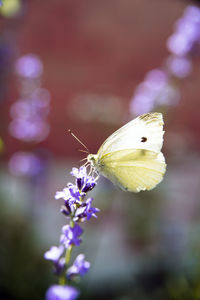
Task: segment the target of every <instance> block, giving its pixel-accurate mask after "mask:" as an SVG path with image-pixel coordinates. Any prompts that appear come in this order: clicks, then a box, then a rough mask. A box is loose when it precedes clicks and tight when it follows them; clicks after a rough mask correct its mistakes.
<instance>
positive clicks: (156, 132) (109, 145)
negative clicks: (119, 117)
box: [97, 112, 164, 157]
mask: <svg viewBox="0 0 200 300" xmlns="http://www.w3.org/2000/svg"><path fill="white" fill-rule="evenodd" d="M163 134H164V131H163V117H162V114H161V113H157V112H154V113H148V114H144V115H141V116H139V117H137V118H136V119H134V120H132V121H130V122H129V123H127V124H126V125H124V126H123V127H121V128H120V129H118V130H117V131H115V132H114V133H113V134H112V135H111V136H109V137H108V138H107V139H106V140H105V142H104V143H103V144H102V146H101V147H100V149H99V151H98V153H97V154H98V156H99V157H102V156H104V155H106V154H107V153H110V152H114V151H119V150H123V149H146V150H150V151H154V152H157V153H158V152H160V150H161V148H162V144H163Z"/></svg>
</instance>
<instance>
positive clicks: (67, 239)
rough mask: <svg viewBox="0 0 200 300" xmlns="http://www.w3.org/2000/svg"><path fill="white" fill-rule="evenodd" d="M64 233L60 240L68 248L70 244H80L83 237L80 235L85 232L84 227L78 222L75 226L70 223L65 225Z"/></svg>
mask: <svg viewBox="0 0 200 300" xmlns="http://www.w3.org/2000/svg"><path fill="white" fill-rule="evenodd" d="M62 233H63V234H62V235H61V237H60V242H61V243H62V244H64V246H65V248H68V247H69V246H70V245H76V246H79V245H80V243H81V239H80V238H79V236H80V235H81V234H82V233H83V229H82V228H81V227H80V226H79V225H78V224H75V226H74V227H71V226H69V225H65V226H63V228H62Z"/></svg>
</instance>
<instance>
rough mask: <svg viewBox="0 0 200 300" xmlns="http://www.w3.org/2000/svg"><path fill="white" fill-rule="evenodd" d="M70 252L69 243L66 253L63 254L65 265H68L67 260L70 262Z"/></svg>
mask: <svg viewBox="0 0 200 300" xmlns="http://www.w3.org/2000/svg"><path fill="white" fill-rule="evenodd" d="M71 253H72V245H70V246H69V247H68V248H67V250H66V254H65V262H66V265H68V264H69V262H70V258H71Z"/></svg>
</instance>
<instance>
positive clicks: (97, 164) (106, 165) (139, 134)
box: [87, 113, 166, 192]
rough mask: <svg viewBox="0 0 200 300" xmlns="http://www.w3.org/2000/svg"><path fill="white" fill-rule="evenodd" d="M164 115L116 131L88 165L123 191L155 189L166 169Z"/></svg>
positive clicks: (138, 120)
mask: <svg viewBox="0 0 200 300" xmlns="http://www.w3.org/2000/svg"><path fill="white" fill-rule="evenodd" d="M163 134H164V131H163V119H162V114H160V113H149V114H145V115H141V116H139V117H137V118H136V119H134V120H132V121H130V122H129V123H127V124H126V125H124V126H123V127H121V128H120V129H119V130H117V131H116V132H114V133H113V134H112V135H111V136H110V137H108V139H106V141H105V142H104V143H103V144H102V146H101V147H100V149H99V151H98V152H97V154H89V155H88V157H87V160H88V162H89V163H90V164H91V165H92V167H93V168H94V169H95V170H96V171H97V172H98V173H100V174H102V175H104V176H105V177H107V178H108V179H110V180H111V181H112V182H113V183H114V184H116V185H118V186H119V187H120V188H121V189H122V190H125V191H130V192H139V191H143V190H151V189H152V188H154V187H155V186H156V185H157V184H158V183H159V182H160V181H162V179H163V175H164V173H165V170H166V164H165V159H164V156H163V154H162V152H161V147H162V144H163Z"/></svg>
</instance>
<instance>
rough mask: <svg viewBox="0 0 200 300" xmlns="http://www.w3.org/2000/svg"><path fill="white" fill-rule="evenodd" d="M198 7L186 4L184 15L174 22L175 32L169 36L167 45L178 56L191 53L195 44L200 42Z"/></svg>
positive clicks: (199, 14) (199, 10)
mask: <svg viewBox="0 0 200 300" xmlns="http://www.w3.org/2000/svg"><path fill="white" fill-rule="evenodd" d="M199 26H200V9H199V8H197V7H195V6H192V5H191V6H188V7H187V8H186V9H185V12H184V15H183V17H182V18H181V19H179V20H178V22H176V24H175V32H174V33H173V34H172V35H171V36H170V37H169V39H168V41H167V47H168V49H169V51H170V52H172V53H173V54H175V55H178V56H184V55H187V54H189V53H191V52H192V51H193V49H194V47H195V45H197V44H199V43H200V31H199Z"/></svg>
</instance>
